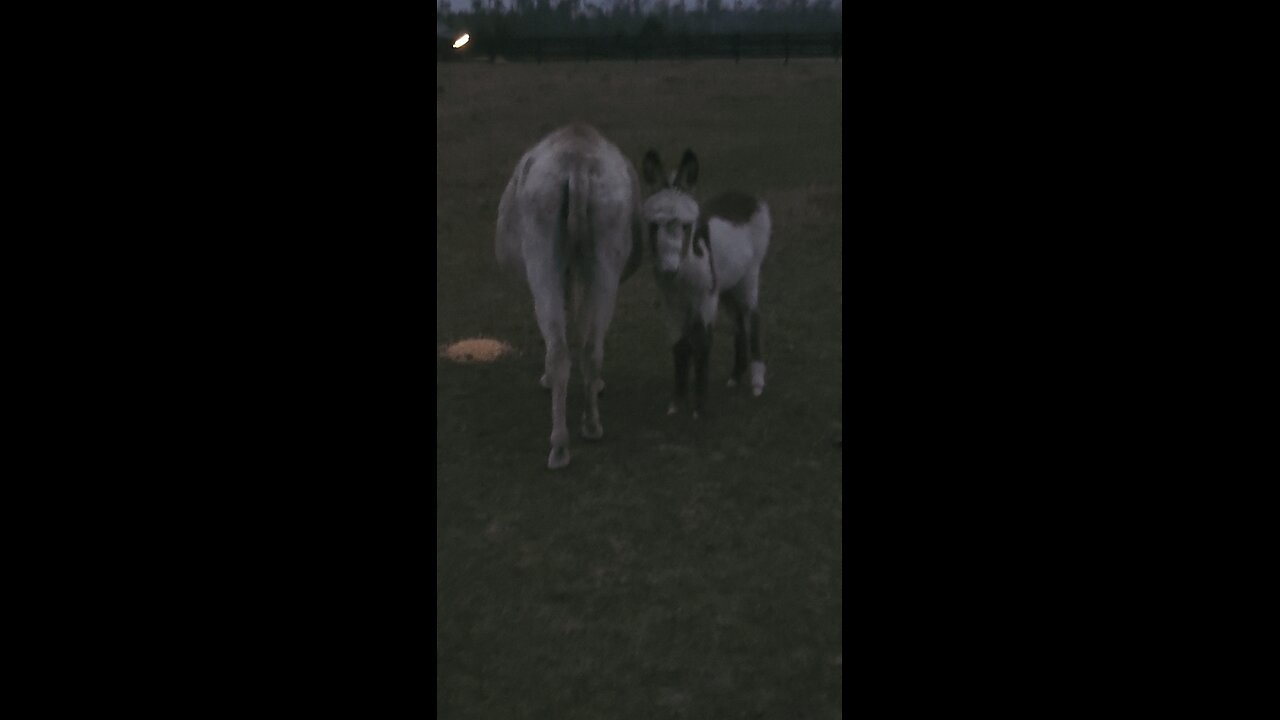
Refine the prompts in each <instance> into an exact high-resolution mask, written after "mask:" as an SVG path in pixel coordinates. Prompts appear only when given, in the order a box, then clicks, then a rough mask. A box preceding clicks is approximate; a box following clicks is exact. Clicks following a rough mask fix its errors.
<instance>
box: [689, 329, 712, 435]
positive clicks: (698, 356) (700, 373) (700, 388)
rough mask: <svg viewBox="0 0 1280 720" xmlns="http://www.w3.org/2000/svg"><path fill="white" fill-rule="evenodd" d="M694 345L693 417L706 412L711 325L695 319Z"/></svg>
mask: <svg viewBox="0 0 1280 720" xmlns="http://www.w3.org/2000/svg"><path fill="white" fill-rule="evenodd" d="M690 340H691V344H692V345H693V398H694V399H693V403H694V404H693V417H694V419H695V420H696V419H697V418H698V414H699V413H705V412H706V404H707V366H708V364H709V362H710V359H711V325H706V324H703V323H702V322H701V321H697V320H695V321H694V324H693V328H692V329H691V331H690Z"/></svg>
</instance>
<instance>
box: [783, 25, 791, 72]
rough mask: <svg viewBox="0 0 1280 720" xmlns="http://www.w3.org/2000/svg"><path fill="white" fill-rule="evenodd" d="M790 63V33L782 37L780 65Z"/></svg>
mask: <svg viewBox="0 0 1280 720" xmlns="http://www.w3.org/2000/svg"><path fill="white" fill-rule="evenodd" d="M789 62H791V33H787V34H786V35H783V36H782V64H783V65H786V64H787V63H789Z"/></svg>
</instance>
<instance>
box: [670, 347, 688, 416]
mask: <svg viewBox="0 0 1280 720" xmlns="http://www.w3.org/2000/svg"><path fill="white" fill-rule="evenodd" d="M671 355H672V358H673V359H674V360H675V367H676V387H675V397H674V399H672V401H671V405H670V406H668V407H667V414H668V415H675V414H676V413H677V412H679V411H680V406H681V405H683V404H684V402H685V398H686V397H687V396H688V394H689V360H690V358H691V357H692V355H693V344H692V343H691V342H690V341H689V335H688V334H685V335H682V336H681V337H680V339H679V340H678V341H676V344H675V345H672V346H671Z"/></svg>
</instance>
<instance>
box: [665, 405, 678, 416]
mask: <svg viewBox="0 0 1280 720" xmlns="http://www.w3.org/2000/svg"><path fill="white" fill-rule="evenodd" d="M678 412H680V406H679V405H677V404H675V403H674V402H673V403H671V404H670V405H668V406H667V414H668V415H675V414H676V413H678Z"/></svg>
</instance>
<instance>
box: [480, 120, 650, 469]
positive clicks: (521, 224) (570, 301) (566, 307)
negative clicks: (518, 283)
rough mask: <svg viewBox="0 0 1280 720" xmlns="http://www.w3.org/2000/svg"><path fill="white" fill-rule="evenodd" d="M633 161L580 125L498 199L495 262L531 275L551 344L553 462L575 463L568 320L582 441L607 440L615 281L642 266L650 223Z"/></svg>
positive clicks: (537, 157) (535, 155)
mask: <svg viewBox="0 0 1280 720" xmlns="http://www.w3.org/2000/svg"><path fill="white" fill-rule="evenodd" d="M640 212H641V199H640V180H639V177H638V176H637V174H636V170H635V167H633V166H632V164H631V162H630V161H629V160H627V158H626V156H624V155H623V154H622V153H621V152H619V151H618V148H617V147H616V146H614V145H613V143H611V142H609V141H608V140H606V139H605V138H604V137H603V136H602V135H601V134H600V133H599V132H598V131H597V130H596V129H595V128H593V127H590V126H588V125H584V124H580V123H575V124H573V125H569V126H567V127H563V128H561V129H559V130H556V131H555V132H553V133H551V134H550V135H548V136H547V137H545V138H543V140H542V141H541V142H539V143H538V144H537V145H535V146H534V147H533V148H532V149H531V150H529V151H528V152H526V153H525V154H524V156H523V157H521V158H520V162H519V163H517V164H516V169H515V173H514V174H512V176H511V181H510V182H508V183H507V189H506V190H505V191H504V192H503V193H502V201H501V202H500V203H499V204H498V231H497V236H496V240H495V250H496V254H497V258H498V264H499V265H501V266H503V267H505V268H507V269H509V270H511V271H513V272H515V273H517V274H519V275H520V276H522V277H524V278H525V280H527V281H528V283H529V289H530V291H532V293H533V307H534V312H535V313H536V315H537V317H538V328H539V329H540V330H541V331H542V339H543V340H544V341H545V342H546V346H547V356H546V366H545V370H546V371H545V373H544V374H543V376H542V380H541V382H542V385H543V387H549V388H550V389H551V454H550V455H549V456H548V457H547V467H549V468H551V469H553V470H554V469H556V468H562V467H564V466H566V465H568V464H569V430H568V427H567V426H566V424H565V397H566V395H567V392H568V384H569V365H570V355H569V344H568V337H567V333H568V322H569V318H570V317H572V318H573V324H574V326H575V328H576V330H577V342H578V350H579V358H580V360H579V367H580V369H581V372H582V380H583V388H584V390H585V391H586V398H587V408H586V410H585V411H584V412H583V416H582V437H583V438H586V439H588V440H598V439H600V438H601V437H603V436H604V427H603V426H602V425H601V424H600V407H599V402H598V395H599V393H600V391H601V390H602V389H603V388H604V380H603V379H602V377H601V372H602V366H603V364H604V336H605V332H606V331H607V330H608V329H609V322H610V321H611V320H612V319H613V308H614V304H615V303H616V302H617V296H618V286H619V285H620V284H621V283H622V281H623V280H626V279H627V278H628V277H630V276H631V275H632V273H634V272H635V271H636V269H637V268H639V267H640V264H641V260H642V257H641V253H642V248H643V247H644V243H643V240H642V234H643V224H642V222H641V216H640Z"/></svg>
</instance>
